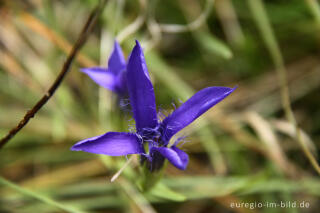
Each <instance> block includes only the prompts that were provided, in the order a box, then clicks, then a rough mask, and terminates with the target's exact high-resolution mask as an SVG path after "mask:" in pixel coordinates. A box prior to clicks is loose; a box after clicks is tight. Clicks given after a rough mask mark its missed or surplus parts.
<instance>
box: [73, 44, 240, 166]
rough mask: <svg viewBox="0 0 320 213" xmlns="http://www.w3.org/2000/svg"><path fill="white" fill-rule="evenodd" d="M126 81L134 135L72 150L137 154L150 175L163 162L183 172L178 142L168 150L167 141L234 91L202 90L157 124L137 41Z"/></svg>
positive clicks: (107, 137)
mask: <svg viewBox="0 0 320 213" xmlns="http://www.w3.org/2000/svg"><path fill="white" fill-rule="evenodd" d="M126 78H127V79H128V81H127V86H128V92H129V97H130V103H131V107H132V110H133V117H134V119H135V121H136V133H125V132H107V133H106V134H103V135H100V136H96V137H93V138H89V139H85V140H83V141H80V142H78V143H77V144H75V145H74V146H73V147H72V148H71V150H73V151H85V152H91V153H96V154H105V155H111V156H121V155H129V154H140V155H141V163H145V162H146V163H147V167H148V168H149V169H150V171H156V170H158V169H160V168H161V167H162V166H163V163H164V161H165V159H168V160H169V162H170V163H172V164H173V165H174V166H175V167H177V168H178V169H181V170H184V169H186V167H187V164H188V161H189V157H188V155H187V154H186V153H185V152H184V151H182V150H181V149H179V148H178V147H177V143H178V141H176V142H175V143H174V144H173V145H172V146H169V141H170V139H171V138H172V136H174V135H175V134H176V133H178V132H179V131H180V130H182V129H183V128H184V127H186V126H188V125H189V124H190V123H192V122H193V121H194V120H195V119H197V118H198V117H199V116H200V115H202V114H203V113H204V112H206V111H207V110H208V109H210V108H211V107H213V106H214V105H215V104H217V103H219V102H220V101H222V100H223V99H224V98H225V97H227V96H228V95H229V94H231V93H232V92H233V91H234V90H235V88H227V87H208V88H205V89H202V90H200V91H199V92H197V93H196V94H195V95H193V96H192V97H191V98H190V99H189V100H187V101H186V102H185V103H183V104H182V105H181V106H180V107H179V108H177V109H176V110H174V111H173V112H172V113H171V114H170V115H169V116H167V117H166V118H164V119H163V120H162V121H160V120H159V119H158V116H157V111H156V103H155V95H154V89H153V86H152V83H151V81H150V76H149V73H148V70H147V66H146V62H145V59H144V55H143V51H142V48H141V46H140V44H139V42H138V41H137V42H136V46H135V47H134V48H133V50H132V53H131V55H130V57H129V61H128V65H127V73H126ZM146 150H147V151H146Z"/></svg>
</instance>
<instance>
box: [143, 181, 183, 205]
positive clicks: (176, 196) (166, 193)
mask: <svg viewBox="0 0 320 213" xmlns="http://www.w3.org/2000/svg"><path fill="white" fill-rule="evenodd" d="M149 194H150V195H152V196H155V197H159V198H163V199H167V200H172V201H179V202H181V201H185V200H186V199H187V198H186V197H185V196H184V195H182V194H180V193H177V192H175V191H173V190H171V189H170V188H169V187H167V186H166V185H164V184H163V183H161V182H160V183H158V184H157V185H155V186H154V187H153V188H152V190H151V191H150V192H149Z"/></svg>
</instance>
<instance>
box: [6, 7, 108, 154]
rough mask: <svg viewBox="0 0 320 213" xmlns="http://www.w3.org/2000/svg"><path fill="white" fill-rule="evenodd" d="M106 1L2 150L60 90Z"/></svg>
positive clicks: (95, 12)
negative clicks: (55, 76) (57, 73)
mask: <svg viewBox="0 0 320 213" xmlns="http://www.w3.org/2000/svg"><path fill="white" fill-rule="evenodd" d="M105 2H106V1H103V2H102V3H100V4H99V5H98V6H97V7H96V8H94V10H93V11H92V12H91V14H90V16H89V18H88V20H87V22H86V24H85V25H84V27H83V29H82V31H81V33H80V36H79V38H78V40H77V41H76V43H75V45H74V46H73V48H72V50H71V52H70V54H69V56H68V58H67V60H66V62H65V63H64V64H63V67H62V69H61V71H60V73H59V75H58V77H57V78H56V79H55V81H54V83H53V84H52V85H51V87H50V88H49V90H48V91H47V92H46V94H44V96H43V97H42V98H41V99H40V100H39V101H38V102H37V103H36V105H34V107H33V108H32V109H31V110H29V111H27V113H26V114H25V116H24V117H23V119H22V120H21V121H20V122H19V123H18V125H17V126H16V127H14V128H13V129H12V130H10V132H9V133H8V134H7V135H5V136H4V137H3V138H2V139H1V140H0V149H1V148H2V147H3V146H4V145H5V144H6V143H8V141H10V139H11V138H12V137H14V136H15V135H16V134H17V133H18V132H19V131H20V130H21V129H22V128H23V127H24V126H25V125H26V124H27V123H28V122H29V120H30V119H31V118H33V117H34V116H35V114H36V113H37V112H38V111H39V110H40V109H41V108H42V107H43V106H44V105H45V104H46V103H47V102H48V100H49V99H50V98H51V97H52V95H53V94H54V93H55V91H56V90H57V89H58V87H59V86H60V84H61V82H62V81H63V79H64V77H65V75H66V74H67V73H68V71H69V70H70V66H71V64H72V62H73V60H74V58H75V57H76V55H77V53H78V52H79V50H80V49H81V47H82V46H83V45H84V43H85V42H86V40H87V38H88V35H89V34H90V32H91V31H92V29H93V26H94V25H95V23H96V20H97V17H98V16H99V14H100V13H101V11H102V9H103V7H104V4H105Z"/></svg>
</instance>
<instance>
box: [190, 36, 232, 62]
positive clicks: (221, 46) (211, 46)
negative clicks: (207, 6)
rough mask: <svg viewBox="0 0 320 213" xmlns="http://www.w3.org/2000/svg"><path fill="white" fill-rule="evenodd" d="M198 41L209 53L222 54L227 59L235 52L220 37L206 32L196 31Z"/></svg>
mask: <svg viewBox="0 0 320 213" xmlns="http://www.w3.org/2000/svg"><path fill="white" fill-rule="evenodd" d="M196 38H197V41H198V42H199V43H200V45H201V46H202V47H203V48H204V49H205V50H206V51H208V52H209V53H213V54H215V55H218V56H221V57H223V58H225V59H230V58H232V56H233V54H232V51H231V50H230V48H229V47H228V46H227V45H226V44H225V43H224V42H223V41H221V40H220V39H218V38H217V37H215V36H214V35H211V34H209V33H206V32H201V33H200V32H198V33H196Z"/></svg>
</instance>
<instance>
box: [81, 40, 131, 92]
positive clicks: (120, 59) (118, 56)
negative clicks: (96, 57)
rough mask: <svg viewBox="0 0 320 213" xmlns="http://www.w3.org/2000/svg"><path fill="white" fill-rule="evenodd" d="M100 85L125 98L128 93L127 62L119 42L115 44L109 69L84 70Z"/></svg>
mask: <svg viewBox="0 0 320 213" xmlns="http://www.w3.org/2000/svg"><path fill="white" fill-rule="evenodd" d="M81 71H82V72H84V73H86V74H87V75H88V76H89V77H90V78H91V79H92V80H93V81H94V82H96V83H97V84H98V85H100V86H102V87H104V88H106V89H108V90H111V91H112V92H115V93H117V94H118V95H120V96H123V95H125V94H126V93H127V84H126V76H125V75H126V74H125V71H126V60H125V58H124V56H123V53H122V50H121V47H120V45H119V44H118V42H116V41H115V42H114V47H113V51H112V53H111V56H110V58H109V61H108V68H102V67H90V68H82V69H81Z"/></svg>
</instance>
